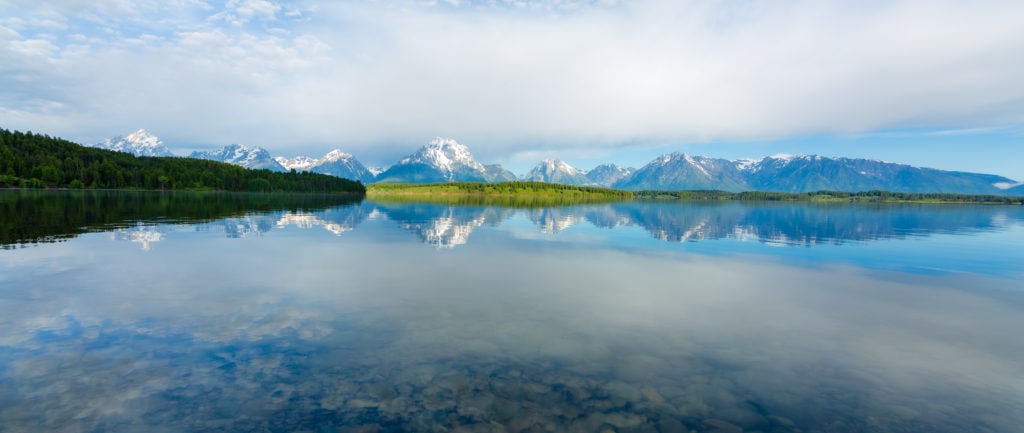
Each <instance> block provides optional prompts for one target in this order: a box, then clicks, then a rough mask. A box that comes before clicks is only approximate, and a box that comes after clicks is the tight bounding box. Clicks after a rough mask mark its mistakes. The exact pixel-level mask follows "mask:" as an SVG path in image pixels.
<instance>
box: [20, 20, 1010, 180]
mask: <svg viewBox="0 0 1024 433" xmlns="http://www.w3.org/2000/svg"><path fill="white" fill-rule="evenodd" d="M1021 23H1024V2H1021V1H1019V0H1007V1H984V0H981V1H952V0H917V1H908V0H891V1H874V0H867V1H857V2H851V1H828V0H789V1H787V0H775V1H768V0H766V1H759V0H730V1H724V0H723V1H714V0H708V1H685V0H634V1H617V0H477V1H473V0H447V1H444V0H440V1H426V0H404V1H403V0H395V1H384V0H377V1H372V0H367V1H356V0H349V1H304V0H297V1H273V0H227V1H206V0H134V1H132V0H93V1H88V2H82V1H78V0H67V1H64V0H55V1H47V0H0V127H2V128H6V129H12V130H20V131H27V130H31V131H33V132H39V133H46V134H49V135H54V136H59V137H62V138H66V139H69V140H72V141H76V142H79V143H86V144H88V143H96V142H99V141H102V140H103V139H105V138H110V137H114V136H118V135H126V134H128V133H130V132H133V131H135V130H137V129H140V128H145V129H146V130H148V131H149V132H151V133H153V134H154V135H157V136H158V137H160V138H161V139H162V140H163V141H164V143H165V144H167V145H168V146H169V147H171V148H172V150H174V151H175V152H176V153H179V154H187V153H188V152H190V151H192V150H208V149H214V148H219V147H221V146H225V145H228V144H233V143H239V144H243V145H247V146H260V147H264V148H266V149H268V150H269V151H270V152H271V153H272V154H273V155H275V156H278V155H280V156H288V157H291V156H296V155H307V156H314V157H315V156H320V155H323V154H324V153H327V152H328V151H330V150H332V149H335V148H338V149H341V150H344V151H346V152H350V153H352V154H353V155H355V156H356V158H357V159H359V160H360V161H362V162H363V163H365V164H367V165H372V166H379V167H383V166H387V165H389V164H391V163H393V162H395V161H396V160H398V159H399V158H401V157H402V156H404V155H407V154H410V153H412V152H413V151H415V150H416V149H417V148H418V147H420V146H422V145H424V144H427V143H428V142H429V141H430V140H431V139H432V138H434V137H438V136H441V137H450V138H454V139H456V140H458V141H459V142H460V143H462V144H465V145H467V146H468V147H469V148H470V150H471V151H472V152H473V154H474V155H475V156H476V158H477V159H478V160H479V161H481V162H483V163H501V164H503V165H504V166H505V167H506V168H509V169H511V170H512V171H514V172H516V173H519V174H522V173H524V172H526V171H527V170H528V169H529V168H530V167H532V166H533V165H535V164H536V163H537V162H538V161H540V160H542V159H546V158H560V159H563V160H565V161H567V162H569V163H570V164H572V165H574V166H576V167H578V168H581V169H584V170H586V169H590V168H592V167H594V166H595V165H597V164H600V163H606V162H614V163H617V164H619V165H624V166H633V167H640V166H642V165H644V164H646V163H648V162H650V161H651V160H653V159H655V158H656V157H658V156H659V155H661V154H663V153H669V152H675V151H679V152H685V153H688V154H693V155H703V156H709V157H719V158H727V159H736V158H760V157H764V156H768V155H774V154H779V153H787V154H818V155H824V156H846V157H863V158H872V159H881V160H886V161H893V162H900V163H907V164H912V165H918V166H926V167H934V168H940V169H947V170H961V171H975V172H984V173H993V174H999V175H1003V176H1006V177H1009V178H1011V179H1015V180H1019V181H1024V25H1021Z"/></svg>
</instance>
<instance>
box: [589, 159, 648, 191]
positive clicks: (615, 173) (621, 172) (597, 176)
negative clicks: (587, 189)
mask: <svg viewBox="0 0 1024 433" xmlns="http://www.w3.org/2000/svg"><path fill="white" fill-rule="evenodd" d="M635 172H636V169H635V168H633V167H626V168H623V167H619V166H617V165H615V164H601V165H599V166H597V167H594V168H593V169H591V170H590V171H588V172H587V179H590V183H592V184H594V185H600V186H604V187H610V186H612V185H613V184H614V183H615V182H618V181H620V180H622V179H625V178H628V177H630V176H632V175H633V173H635Z"/></svg>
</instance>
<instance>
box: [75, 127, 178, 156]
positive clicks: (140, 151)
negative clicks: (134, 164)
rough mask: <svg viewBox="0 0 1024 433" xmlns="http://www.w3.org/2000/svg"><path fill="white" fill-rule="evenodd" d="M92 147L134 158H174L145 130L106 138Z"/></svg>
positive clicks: (162, 144) (158, 140) (161, 142)
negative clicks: (124, 153)
mask: <svg viewBox="0 0 1024 433" xmlns="http://www.w3.org/2000/svg"><path fill="white" fill-rule="evenodd" d="M93 147H98V148H100V149H107V150H113V151H117V152H127V153H130V154H132V155H135V156H174V154H173V153H171V150H170V149H168V148H167V146H164V142H163V141H160V139H159V138H157V137H156V136H155V135H153V134H150V133H149V132H146V130H145V129H139V130H138V131H135V132H133V133H131V134H128V135H126V136H123V137H121V136H118V137H114V138H108V139H106V140H103V141H102V142H100V143H96V144H94V145H93Z"/></svg>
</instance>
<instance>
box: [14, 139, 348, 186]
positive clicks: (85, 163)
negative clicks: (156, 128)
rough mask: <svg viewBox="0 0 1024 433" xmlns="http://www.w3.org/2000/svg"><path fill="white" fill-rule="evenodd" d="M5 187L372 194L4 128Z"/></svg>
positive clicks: (311, 176) (317, 177)
mask: <svg viewBox="0 0 1024 433" xmlns="http://www.w3.org/2000/svg"><path fill="white" fill-rule="evenodd" d="M4 187H21V188H71V189H149V190H217V191H250V192H330V193H355V194H365V193H366V188H365V187H364V186H363V184H362V183H361V182H359V181H353V180H349V179H343V178H339V177H335V176H329V175H325V174H319V173H310V172H296V171H295V170H292V171H290V172H285V173H281V172H273V171H270V170H251V169H246V168H243V167H239V166H236V165H231V164H226V163H223V162H217V161H207V160H201V159H192V158H179V157H146V156H134V155H132V154H129V153H124V152H115V151H110V150H105V149H97V148H92V147H86V146H82V145H79V144H76V143H73V142H70V141H67V140H63V139H60V138H55V137H50V136H48V135H41V134H33V133H32V132H18V131H9V130H6V129H2V128H0V188H4Z"/></svg>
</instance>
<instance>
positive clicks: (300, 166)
mask: <svg viewBox="0 0 1024 433" xmlns="http://www.w3.org/2000/svg"><path fill="white" fill-rule="evenodd" d="M274 161H277V163H278V164H281V166H282V167H284V168H286V169H288V170H297V171H305V170H309V169H310V168H312V167H313V166H315V165H316V164H317V163H318V162H320V160H318V159H316V158H310V157H308V156H296V157H294V158H285V157H283V156H275V157H274Z"/></svg>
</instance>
